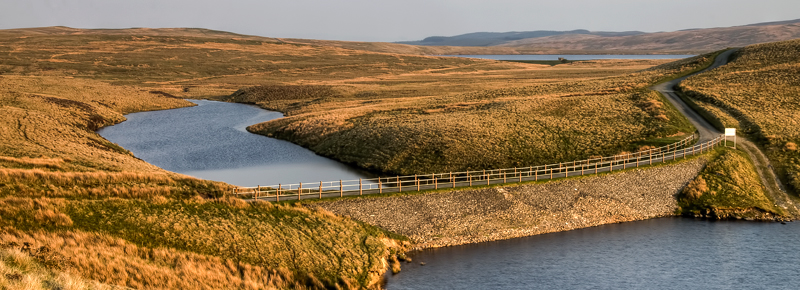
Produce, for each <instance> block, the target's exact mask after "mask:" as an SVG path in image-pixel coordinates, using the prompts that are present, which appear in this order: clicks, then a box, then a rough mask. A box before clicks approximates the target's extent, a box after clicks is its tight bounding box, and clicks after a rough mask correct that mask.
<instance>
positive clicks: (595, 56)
mask: <svg viewBox="0 0 800 290" xmlns="http://www.w3.org/2000/svg"><path fill="white" fill-rule="evenodd" d="M439 56H450V57H468V58H482V59H494V60H558V58H559V57H563V58H566V59H568V60H593V59H680V58H687V57H693V56H694V55H660V54H646V55H640V54H625V55H621V54H620V55H616V54H585V55H584V54H566V55H564V54H560V55H559V54H509V55H500V54H493V55H439Z"/></svg>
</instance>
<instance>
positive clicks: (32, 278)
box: [0, 242, 124, 290]
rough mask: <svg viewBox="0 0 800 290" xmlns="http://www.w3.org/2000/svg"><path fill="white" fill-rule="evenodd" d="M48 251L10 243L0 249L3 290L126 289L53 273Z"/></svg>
mask: <svg viewBox="0 0 800 290" xmlns="http://www.w3.org/2000/svg"><path fill="white" fill-rule="evenodd" d="M48 252H49V249H46V248H40V249H31V248H30V247H26V246H25V245H19V244H15V243H13V242H7V243H6V245H5V246H4V247H2V248H0V288H2V289H26V290H27V289H30V290H40V289H42V290H44V289H47V290H51V289H52V290H55V289H64V290H73V289H94V290H110V289H124V288H122V287H115V286H110V285H105V284H101V283H99V282H97V281H92V280H86V279H83V278H81V277H78V276H75V275H73V274H70V273H67V272H63V271H58V270H54V269H53V268H58V267H53V266H52V265H44V264H43V263H42V261H45V262H50V261H52V259H48V258H49V257H47V256H48V255H47V254H48Z"/></svg>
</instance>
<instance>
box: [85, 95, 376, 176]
mask: <svg viewBox="0 0 800 290" xmlns="http://www.w3.org/2000/svg"><path fill="white" fill-rule="evenodd" d="M190 101H191V102H193V103H195V104H197V106H194V107H187V108H179V109H172V110H163V111H152V112H140V113H133V114H128V115H126V116H125V117H126V118H127V119H128V120H127V121H125V122H122V123H120V124H117V125H114V126H110V127H105V128H102V129H100V130H98V131H97V133H98V134H100V136H103V137H104V138H106V139H108V140H109V141H111V142H114V143H117V144H119V145H120V146H122V147H124V148H125V149H128V150H130V151H131V152H133V154H134V155H135V156H136V157H138V158H141V159H142V160H144V161H147V162H149V163H151V164H154V165H156V166H158V167H161V168H163V169H166V170H169V171H173V172H178V173H182V174H186V175H191V176H194V177H197V178H202V179H209V180H216V181H224V182H227V183H230V184H234V185H239V186H257V185H277V184H278V183H283V184H286V183H297V182H304V183H313V182H319V181H330V180H339V179H344V180H353V179H359V178H366V177H367V175H368V174H367V173H365V172H362V171H358V170H355V169H353V168H350V167H348V166H347V165H344V164H341V163H339V162H337V161H334V160H331V159H328V158H325V157H322V156H319V155H316V154H314V152H311V151H310V150H308V149H306V148H303V147H300V146H298V145H295V144H293V143H290V142H287V141H283V140H278V139H274V138H268V137H265V136H261V135H257V134H252V133H250V132H247V130H246V129H245V128H247V126H249V125H253V124H257V123H261V122H266V121H269V120H273V119H277V118H281V117H283V114H281V113H279V112H272V111H267V110H263V109H261V108H258V107H256V106H251V105H245V104H235V103H226V102H215V101H205V100H190Z"/></svg>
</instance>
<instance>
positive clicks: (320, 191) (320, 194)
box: [319, 181, 322, 199]
mask: <svg viewBox="0 0 800 290" xmlns="http://www.w3.org/2000/svg"><path fill="white" fill-rule="evenodd" d="M319 199H322V181H320V182H319Z"/></svg>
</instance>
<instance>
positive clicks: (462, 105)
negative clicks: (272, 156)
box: [0, 31, 700, 289]
mask: <svg viewBox="0 0 800 290" xmlns="http://www.w3.org/2000/svg"><path fill="white" fill-rule="evenodd" d="M209 60H213V61H209ZM661 63H663V61H660V62H659V61H631V62H602V61H598V62H582V63H581V62H576V63H570V64H567V65H557V66H553V67H550V66H544V65H534V64H522V63H507V62H497V61H489V60H472V59H459V58H441V57H422V56H409V55H396V54H384V53H371V52H364V51H355V50H349V49H343V48H331V47H320V46H312V45H301V44H287V43H280V42H276V41H275V40H269V39H254V38H243V37H223V36H220V35H219V34H215V35H213V37H212V36H208V37H204V36H202V35H198V34H196V33H194V34H191V35H188V36H186V35H180V34H179V33H177V34H176V33H173V34H169V35H164V34H158V33H155V34H153V33H144V32H143V34H141V35H135V34H134V35H131V34H126V33H86V34H72V32H67V33H64V34H53V33H39V32H36V31H23V32H14V33H0V73H2V76H0V140H2V142H0V156H1V157H2V158H0V181H2V182H0V226H2V227H3V230H2V240H3V241H6V242H15V243H18V244H22V243H24V242H28V243H31V244H33V245H34V246H35V247H47V248H49V249H52V250H53V251H54V252H56V253H58V254H59V255H61V256H63V257H64V258H65V259H67V260H68V261H69V262H70V263H69V264H70V265H71V266H70V267H71V268H70V269H68V272H69V273H71V274H73V275H75V276H76V277H77V276H80V277H84V278H86V279H92V280H96V281H99V282H102V283H108V284H114V285H120V286H127V287H134V288H147V289H219V288H231V287H233V288H241V289H269V288H298V289H302V288H306V287H308V288H322V287H328V288H336V287H339V288H362V287H374V286H375V284H374V283H375V281H376V278H377V277H378V276H379V275H380V274H381V273H382V272H383V271H385V270H386V269H387V267H388V264H386V260H385V258H386V257H389V256H390V254H394V252H395V251H398V250H400V249H401V248H402V246H399V245H398V244H399V242H398V241H396V240H395V239H399V237H396V236H391V234H388V233H385V232H383V231H381V230H378V229H376V228H374V227H371V226H368V225H364V224H361V223H357V222H354V221H352V220H349V219H346V218H341V217H336V216H334V215H332V214H330V213H327V212H324V211H317V210H308V209H305V208H302V207H285V206H279V207H275V206H272V205H270V204H265V203H253V204H245V203H243V202H242V201H240V200H235V199H228V198H221V199H218V200H217V201H215V202H210V201H209V200H208V199H206V198H203V197H202V196H206V197H210V196H219V195H220V194H221V193H222V192H224V191H225V190H226V188H227V185H224V184H219V183H213V182H205V181H198V180H195V179H191V178H187V177H185V176H180V175H176V174H172V173H168V172H164V171H162V170H160V169H158V168H156V167H154V166H152V165H150V164H147V163H145V162H143V161H141V160H138V159H136V158H134V157H133V156H132V155H131V154H130V153H129V152H127V150H125V149H123V148H120V147H119V146H117V145H115V144H113V143H110V142H108V141H106V140H104V139H103V138H101V137H100V136H98V135H97V134H96V133H94V130H96V129H97V128H100V127H102V126H108V125H111V124H115V123H118V122H121V121H123V120H124V117H123V114H125V113H130V112H137V111H145V110H158V109H168V108H176V107H182V106H188V105H190V104H189V103H188V102H185V101H183V100H180V99H177V98H175V96H177V97H220V96H225V95H230V94H231V93H233V92H235V91H236V90H238V89H240V88H242V87H250V86H257V85H260V86H262V87H261V88H260V89H263V90H262V91H261V92H262V93H264V94H263V95H262V96H261V97H260V98H261V99H241V100H240V101H245V102H254V103H259V104H260V105H262V106H264V107H268V108H274V109H278V110H281V111H283V112H285V113H286V114H287V115H288V116H290V117H289V118H286V119H283V120H280V121H279V123H276V124H279V125H280V124H283V125H281V126H284V125H285V126H284V127H281V130H284V131H285V132H288V131H292V132H297V136H298V137H297V138H296V139H295V141H297V142H298V143H301V144H303V143H304V142H312V141H313V142H316V143H314V144H312V143H308V144H310V145H308V146H310V147H313V146H322V147H317V148H316V149H315V150H317V151H319V152H323V151H335V148H336V147H335V146H338V145H339V144H336V143H337V142H344V141H347V142H350V143H342V144H341V145H343V146H344V147H342V149H341V150H340V151H337V152H333V153H329V154H330V155H336V154H339V155H337V156H339V158H341V159H347V157H346V155H347V154H351V155H352V154H353V153H352V152H356V153H358V154H365V155H366V154H369V155H370V156H375V157H374V158H377V159H375V160H377V161H379V162H377V161H376V162H375V163H374V164H375V165H371V164H368V163H364V162H362V164H361V165H362V166H364V167H373V166H374V167H378V166H382V168H384V169H385V168H390V167H391V166H395V167H397V168H400V167H403V166H410V167H409V168H428V167H431V166H432V165H431V164H433V163H432V162H436V161H437V160H439V159H437V158H444V157H447V158H453V160H455V161H454V164H446V166H450V167H454V168H455V167H458V166H465V164H466V166H481V167H483V166H489V165H492V166H493V165H494V164H503V162H511V161H510V160H513V159H511V158H522V160H523V161H529V160H534V159H535V158H550V159H558V158H571V156H573V155H578V154H583V152H577V150H575V151H568V152H567V153H560V152H558V151H559V150H560V149H559V148H561V149H563V148H573V146H567V145H569V142H575V143H576V144H578V145H577V146H578V147H579V148H589V147H590V145H589V144H592V143H594V142H596V141H597V140H599V139H601V138H599V137H598V136H600V134H610V135H609V136H610V137H608V138H603V142H606V143H604V144H606V145H605V146H608V147H607V148H606V149H608V150H612V151H614V150H619V149H621V148H620V147H625V146H632V147H634V149H635V147H640V146H644V145H649V144H627V145H620V144H622V143H623V142H622V141H621V140H629V139H630V138H634V139H636V140H642V141H643V140H644V139H647V138H651V137H662V136H668V135H674V133H676V132H677V131H681V130H684V131H685V130H686V129H685V128H680V126H679V125H678V124H677V123H675V122H677V120H678V119H679V118H677V116H676V115H671V113H670V112H671V111H670V110H669V108H668V106H665V105H659V104H658V102H661V100H660V99H659V97H658V96H657V95H654V94H652V93H647V92H645V91H643V90H642V88H643V87H646V86H647V85H648V84H649V83H652V82H654V81H655V80H657V79H659V78H662V77H665V76H667V75H669V74H672V73H674V72H676V71H679V70H681V69H682V68H677V69H676V68H670V67H662V68H659V69H655V70H650V71H647V72H641V73H634V72H636V71H639V70H642V69H645V68H648V67H652V66H653V65H657V64H661ZM688 65H689V66H692V65H700V62H699V61H697V60H695V62H694V63H692V64H688ZM287 93H290V94H289V97H287V96H286V95H287ZM276 96H279V97H276ZM240 97H246V96H240ZM662 104H663V102H662ZM573 107H574V109H573ZM578 109H581V110H584V111H582V112H581V113H580V114H577V113H575V112H576V111H577V110H578ZM567 113H569V114H571V115H567V116H568V117H564V115H565V114H567ZM664 117H666V118H664ZM280 122H282V123H280ZM422 122H430V124H431V125H430V126H428V128H426V126H425V125H423V123H422ZM593 123H602V124H606V125H608V124H613V125H614V126H617V127H616V128H615V129H614V130H608V129H603V130H604V131H601V133H595V135H592V136H593V137H589V138H583V139H582V137H580V135H584V134H586V133H587V132H591V131H592V130H597V129H599V128H600V126H601V125H594V124H593ZM398 124H399V125H398ZM270 126H272V125H270ZM454 126H455V127H459V128H458V129H455V130H454V129H453V128H454ZM370 127H372V128H374V129H369V128H370ZM548 127H552V128H555V129H554V130H561V131H562V132H563V133H561V132H555V133H553V132H550V131H549V130H546V128H548ZM651 128H655V129H651ZM348 130H349V131H348ZM498 132H499V133H501V134H498ZM517 132H519V133H517ZM301 133H302V134H301ZM589 135H591V134H589ZM428 136H433V137H444V139H439V140H447V141H452V142H450V143H435V142H430V140H437V139H434V138H420V137H428ZM464 136H467V137H468V138H467V139H466V141H461V140H462V139H463V138H464ZM492 136H498V137H492ZM301 137H302V138H301ZM537 138H538V139H542V140H545V141H541V142H540V143H535V142H539V141H536V140H537ZM592 138H594V139H592ZM637 138H638V139H637ZM395 140H399V141H400V142H397V141H395ZM353 141H366V142H365V143H364V144H365V149H364V151H358V150H359V149H352V146H353V143H352V142H353ZM392 142H396V143H398V145H400V146H399V147H389V149H391V150H395V151H386V152H382V151H375V150H376V148H380V150H384V149H383V148H384V147H383V146H384V145H386V144H389V143H392ZM526 142H534V143H533V144H532V143H526ZM548 142H551V143H552V142H559V143H558V144H560V145H559V146H561V147H559V148H556V149H553V150H551V151H544V152H541V153H539V152H535V151H533V150H531V148H537V147H536V146H538V145H539V144H548ZM347 146H351V147H347ZM448 146H454V147H453V148H454V149H453V150H451V149H450V148H449V147H448ZM473 148H478V149H479V150H477V152H478V153H470V154H464V155H460V153H462V152H466V151H469V152H472V151H471V149H473ZM481 148H486V149H481ZM515 148H522V149H521V150H518V149H515ZM622 149H625V148H622ZM347 150H350V151H349V152H348V151H347ZM370 150H372V151H370ZM436 150H439V151H441V152H442V153H441V154H440V153H437V151H436ZM481 150H483V151H481ZM489 151H491V152H495V153H494V154H495V155H489V156H487V160H489V161H491V162H492V163H487V164H483V163H480V162H475V161H472V160H473V159H479V158H474V157H475V156H477V155H476V154H479V153H481V152H489ZM496 152H501V153H496ZM411 154H421V155H420V156H421V157H420V159H414V158H406V157H407V156H409V155H411ZM425 154H427V155H425ZM502 154H506V155H507V156H501V155H502ZM598 155H599V154H598ZM342 156H344V157H342ZM353 158H360V157H359V156H356V155H353ZM369 158H373V157H369ZM369 158H366V159H364V160H367V161H368V162H373V161H372V159H369ZM524 158H529V159H527V160H526V159H524ZM406 159H407V160H408V161H406ZM414 166H416V167H414ZM431 168H432V167H431ZM448 168H449V167H448Z"/></svg>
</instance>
